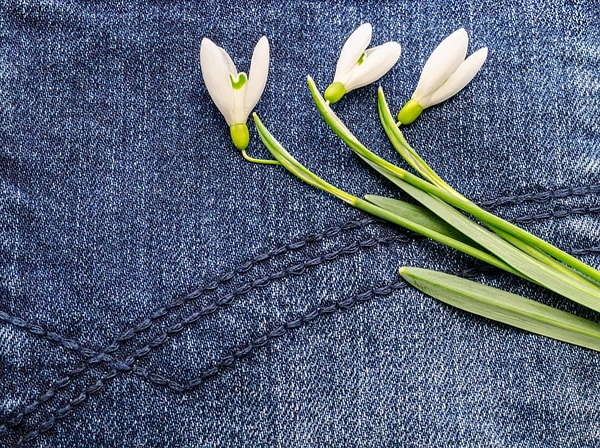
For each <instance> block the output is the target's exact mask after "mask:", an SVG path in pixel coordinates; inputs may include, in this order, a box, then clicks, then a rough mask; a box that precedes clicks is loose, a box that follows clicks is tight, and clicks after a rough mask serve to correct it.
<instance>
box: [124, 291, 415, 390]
mask: <svg viewBox="0 0 600 448" xmlns="http://www.w3.org/2000/svg"><path fill="white" fill-rule="evenodd" d="M406 286H407V285H406V282H404V281H403V280H400V281H395V282H393V283H390V284H388V285H385V286H382V287H378V288H372V289H369V290H367V291H365V292H362V293H359V294H357V295H355V296H352V297H349V298H346V299H344V300H340V301H338V302H334V303H332V304H330V305H322V306H318V307H316V308H314V309H313V310H311V311H309V312H308V313H305V314H303V315H301V316H300V317H298V318H296V319H293V320H289V321H287V322H285V323H283V324H282V325H279V326H278V327H276V328H274V329H273V330H271V331H269V332H267V333H264V334H262V335H261V336H259V337H257V338H255V339H253V340H251V341H250V342H248V343H247V344H246V345H245V346H244V347H243V348H241V349H239V350H236V351H235V352H233V353H232V354H230V355H226V356H223V357H221V359H220V360H219V361H218V362H217V363H216V364H215V365H214V366H211V367H208V368H206V369H204V370H202V372H201V373H200V374H199V375H198V376H196V377H195V378H193V379H192V380H190V381H188V382H187V383H185V384H180V383H178V382H177V381H174V380H171V379H169V378H167V377H165V376H162V375H160V374H158V373H151V372H149V371H148V370H147V369H145V368H143V367H139V366H135V367H134V368H133V371H132V372H133V374H135V375H137V376H140V377H142V378H144V379H146V380H148V381H150V382H151V383H154V384H156V385H158V386H166V387H168V388H169V389H171V390H173V391H175V392H188V391H191V390H194V389H196V388H198V387H199V386H200V385H201V384H202V383H203V382H204V381H205V380H207V379H209V378H212V377H214V376H215V375H217V374H218V373H220V372H222V371H224V370H226V369H230V368H232V367H234V365H235V364H236V363H237V362H238V361H239V360H240V359H242V358H244V357H246V356H249V355H250V354H252V353H253V352H254V351H255V350H256V349H258V348H261V347H264V346H265V345H267V344H268V343H269V342H270V341H272V340H273V339H277V338H280V337H282V336H284V335H286V334H287V333H289V332H290V331H292V330H296V329H298V328H300V327H302V326H304V325H307V324H309V323H312V322H313V321H316V320H317V319H319V318H321V317H322V316H325V315H329V314H335V313H339V312H342V311H346V310H348V309H350V308H352V307H354V305H356V304H357V303H361V302H367V301H369V300H371V299H374V298H375V297H378V296H379V297H383V296H388V295H390V294H391V293H392V292H394V291H396V290H400V289H404V288H405V287H406Z"/></svg>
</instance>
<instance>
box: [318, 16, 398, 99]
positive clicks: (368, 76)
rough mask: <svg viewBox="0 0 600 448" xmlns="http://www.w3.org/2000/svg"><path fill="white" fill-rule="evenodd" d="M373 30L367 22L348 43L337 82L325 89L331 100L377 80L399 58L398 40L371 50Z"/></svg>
mask: <svg viewBox="0 0 600 448" xmlns="http://www.w3.org/2000/svg"><path fill="white" fill-rule="evenodd" d="M372 32H373V29H372V27H371V24H370V23H365V24H363V25H361V26H359V27H358V28H357V29H356V30H355V31H354V32H353V33H352V34H351V35H350V37H349V38H348V40H347V41H346V43H345V44H344V47H343V48H342V52H341V53H340V58H339V60H338V63H337V68H336V70H335V76H334V78H333V83H332V84H331V85H330V86H329V87H328V88H327V90H325V99H326V100H328V101H329V102H330V103H335V102H337V101H339V100H340V99H341V98H342V96H344V94H345V93H347V92H350V91H351V90H354V89H358V88H359V87H363V86H366V85H367V84H371V83H372V82H374V81H377V80H378V79H379V78H381V77H382V76H383V75H385V74H386V73H387V72H388V71H389V70H390V69H391V68H392V67H393V66H394V64H396V62H398V58H399V57H400V52H401V47H400V44H399V43H397V42H387V43H385V44H383V45H379V46H378V47H374V48H370V49H368V50H367V47H368V46H369V43H370V42H371V34H372Z"/></svg>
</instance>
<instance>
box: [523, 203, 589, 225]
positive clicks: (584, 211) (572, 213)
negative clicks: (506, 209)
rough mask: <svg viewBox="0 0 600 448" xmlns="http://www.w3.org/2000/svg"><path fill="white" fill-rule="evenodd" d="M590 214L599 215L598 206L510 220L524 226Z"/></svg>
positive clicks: (542, 213)
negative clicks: (535, 222)
mask: <svg viewBox="0 0 600 448" xmlns="http://www.w3.org/2000/svg"><path fill="white" fill-rule="evenodd" d="M592 213H600V206H596V207H574V208H570V209H563V210H555V211H550V212H541V213H536V214H533V215H526V216H520V217H518V218H514V219H512V221H513V222H516V223H520V224H526V223H530V222H533V221H542V220H544V219H550V218H566V217H567V216H575V215H589V214H592Z"/></svg>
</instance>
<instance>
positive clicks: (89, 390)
mask: <svg viewBox="0 0 600 448" xmlns="http://www.w3.org/2000/svg"><path fill="white" fill-rule="evenodd" d="M409 241H411V238H409V237H407V236H403V235H395V236H391V237H379V238H367V239H364V240H361V241H355V242H353V243H350V244H347V245H344V246H342V247H340V248H338V249H336V250H334V251H331V252H328V253H325V254H323V255H320V256H318V257H315V258H312V259H310V260H307V261H304V262H301V263H297V264H295V265H292V266H290V267H288V268H285V269H282V270H280V271H278V272H275V273H273V274H270V275H268V276H266V277H263V278H260V279H257V280H254V281H252V282H248V283H246V284H244V285H242V286H241V287H239V288H237V289H236V290H235V291H233V292H231V293H229V294H227V295H225V296H223V297H221V298H219V299H218V300H216V301H215V302H212V303H210V304H208V305H206V306H205V307H204V308H202V309H201V310H200V311H198V312H195V313H192V314H191V315H189V316H188V317H186V318H185V319H183V320H182V321H180V322H178V323H176V324H173V325H171V326H170V327H169V328H167V330H166V331H164V332H163V333H162V334H160V335H158V336H157V337H155V338H154V339H153V340H152V341H151V342H150V343H149V344H146V345H145V346H143V347H141V348H140V349H138V350H136V351H135V352H134V353H133V354H132V355H130V356H128V357H127V358H126V359H125V361H121V362H113V363H111V365H112V369H111V370H110V371H109V372H108V373H105V374H104V375H102V376H101V377H100V378H98V379H97V380H96V381H95V382H94V383H93V384H91V385H89V386H87V387H85V388H84V389H83V390H82V391H81V392H80V394H79V395H78V396H76V397H75V398H73V399H71V400H70V401H69V402H68V403H67V404H66V405H64V406H63V407H61V408H59V409H57V410H56V411H54V412H53V413H52V414H51V415H50V417H49V418H48V419H47V420H45V421H43V422H42V423H40V424H38V425H37V426H36V427H35V429H34V430H32V431H30V432H28V433H27V434H26V435H25V436H24V437H23V438H22V439H21V441H20V442H19V445H22V443H24V442H29V441H31V440H33V439H35V438H36V437H38V436H39V435H40V434H42V433H44V432H46V431H48V430H49V429H51V428H52V427H53V426H54V425H55V424H56V422H57V421H59V420H62V419H63V418H65V417H66V416H67V415H68V414H69V413H70V412H71V411H72V410H73V408H74V407H76V406H78V405H80V404H81V403H83V402H85V401H86V400H87V399H88V398H89V397H90V396H91V395H93V394H95V393H96V392H98V391H99V390H100V389H102V388H103V387H104V385H105V383H106V382H107V381H109V380H111V379H113V378H115V377H116V376H117V375H119V374H121V373H125V372H131V371H132V370H133V364H134V363H135V362H136V360H138V359H139V358H142V357H144V356H146V355H147V354H148V353H150V352H151V351H152V350H153V349H155V348H157V347H160V346H161V345H163V344H164V343H165V342H166V341H167V340H168V338H169V336H170V335H172V334H177V333H180V332H181V331H183V330H184V329H185V328H186V327H187V326H188V325H190V324H192V323H194V322H196V321H197V320H198V319H200V318H201V317H202V316H207V315H210V314H213V313H214V312H216V311H217V310H218V309H220V308H222V307H225V306H228V305H230V304H231V302H232V301H233V300H234V299H235V298H236V297H237V296H240V295H243V294H247V293H248V292H250V291H251V290H253V289H255V288H264V287H266V286H268V285H269V284H270V283H272V282H273V281H274V280H279V279H282V278H285V277H288V276H298V275H302V274H303V273H304V272H305V271H306V270H307V269H308V268H311V267H314V266H318V265H320V264H322V263H324V262H330V261H334V260H336V259H337V258H339V257H340V256H342V255H348V254H354V253H356V252H357V251H359V250H360V249H363V248H369V247H373V246H376V245H379V244H383V245H387V244H392V243H394V242H409ZM101 355H104V354H101ZM111 360H112V359H110V360H107V359H106V357H105V355H104V356H102V357H97V358H92V359H90V360H89V361H88V363H89V364H97V363H99V362H103V361H111ZM63 387H64V386H63ZM6 432H7V429H6V427H0V435H2V434H6Z"/></svg>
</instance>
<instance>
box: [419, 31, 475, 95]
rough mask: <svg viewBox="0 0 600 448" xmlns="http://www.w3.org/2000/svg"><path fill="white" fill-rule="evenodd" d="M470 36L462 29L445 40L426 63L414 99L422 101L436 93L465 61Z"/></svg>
mask: <svg viewBox="0 0 600 448" xmlns="http://www.w3.org/2000/svg"><path fill="white" fill-rule="evenodd" d="M468 46H469V36H468V35H467V32H466V31H465V30H464V28H461V29H459V30H457V31H455V32H454V33H452V34H450V36H448V37H447V38H445V39H444V40H443V41H442V42H441V43H440V44H439V45H438V46H437V48H436V49H435V50H433V53H431V56H429V59H428V60H427V62H426V63H425V67H423V72H422V73H421V78H420V79H419V84H418V85H417V88H416V90H415V93H414V94H413V96H412V99H413V100H415V101H417V102H419V103H420V102H421V101H420V100H421V99H423V98H425V97H427V96H429V95H431V94H432V93H433V92H435V91H436V90H437V89H438V88H439V87H440V86H441V85H442V84H443V83H444V82H446V80H448V78H450V76H451V75H452V73H454V72H455V71H456V69H457V68H458V67H459V65H460V64H461V63H462V62H463V61H464V60H465V56H466V55H467V47H468Z"/></svg>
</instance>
